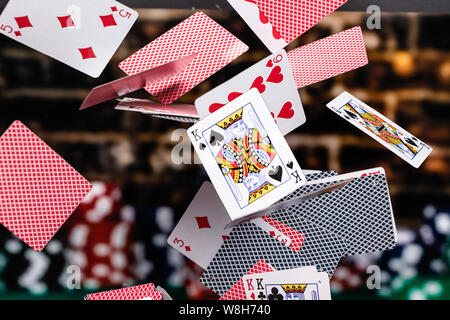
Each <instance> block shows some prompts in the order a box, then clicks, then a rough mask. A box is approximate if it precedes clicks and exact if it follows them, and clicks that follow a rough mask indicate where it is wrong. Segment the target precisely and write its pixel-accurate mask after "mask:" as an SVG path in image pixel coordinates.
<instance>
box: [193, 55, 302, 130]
mask: <svg viewBox="0 0 450 320" xmlns="http://www.w3.org/2000/svg"><path fill="white" fill-rule="evenodd" d="M251 88H257V89H258V91H259V93H260V94H261V95H262V97H263V99H264V101H265V102H266V105H267V107H268V108H269V111H270V113H271V114H272V117H273V118H274V119H275V122H276V123H277V125H278V127H279V128H280V131H281V133H282V134H284V135H285V134H287V133H289V132H291V131H292V130H294V129H295V128H297V127H299V126H301V125H302V124H303V123H305V121H306V117H305V113H304V111H303V106H302V102H301V101H300V96H299V94H298V91H297V87H296V84H295V81H294V77H293V75H292V70H291V67H290V65H289V61H288V58H287V54H286V51H284V50H281V51H279V52H277V53H274V54H272V55H270V56H268V57H267V58H265V59H263V60H261V61H260V62H258V63H256V64H255V65H253V66H252V67H250V68H248V69H247V70H245V71H243V72H241V73H240V74H238V75H237V76H235V77H234V78H232V79H230V80H228V81H227V82H225V83H224V84H222V85H220V86H218V87H216V88H214V89H212V90H210V91H209V92H208V93H206V94H204V95H203V96H201V97H200V98H198V99H197V100H196V101H195V106H196V107H197V111H198V114H199V115H200V118H201V119H203V118H205V117H206V116H208V115H209V114H211V113H213V112H214V111H216V110H218V109H220V108H222V107H223V106H224V105H226V104H227V103H229V102H230V101H233V100H234V99H236V98H237V97H239V96H240V95H241V94H242V93H243V92H245V91H247V90H249V89H251Z"/></svg>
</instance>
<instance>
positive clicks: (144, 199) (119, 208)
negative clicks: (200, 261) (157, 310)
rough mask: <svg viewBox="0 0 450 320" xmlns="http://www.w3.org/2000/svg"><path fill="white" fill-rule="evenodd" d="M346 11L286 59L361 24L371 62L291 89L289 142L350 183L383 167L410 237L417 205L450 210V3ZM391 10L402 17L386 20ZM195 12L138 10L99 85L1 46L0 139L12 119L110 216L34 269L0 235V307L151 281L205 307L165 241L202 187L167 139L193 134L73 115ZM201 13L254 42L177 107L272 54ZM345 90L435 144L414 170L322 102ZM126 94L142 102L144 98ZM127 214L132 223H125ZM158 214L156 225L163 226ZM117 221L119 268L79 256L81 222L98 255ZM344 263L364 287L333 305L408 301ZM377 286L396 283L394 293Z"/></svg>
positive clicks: (443, 277)
mask: <svg viewBox="0 0 450 320" xmlns="http://www.w3.org/2000/svg"><path fill="white" fill-rule="evenodd" d="M216 2H217V4H220V8H225V6H222V5H223V4H224V3H225V1H220V2H219V1H175V0H173V1H170V4H169V2H163V1H151V0H148V1H123V3H126V4H129V5H131V6H132V7H141V6H142V7H143V6H144V5H146V6H150V5H151V6H152V7H153V6H154V7H159V6H168V5H171V6H172V7H174V8H175V7H177V8H178V7H183V8H187V7H191V6H194V7H196V8H198V7H203V6H204V3H208V4H209V6H208V7H211V6H212V4H215V3H216ZM369 2H370V3H369ZM0 3H2V2H1V1H0ZM141 3H143V4H144V5H141ZM377 3H383V4H382V5H381V8H382V11H383V14H382V22H381V30H368V29H367V27H366V20H367V15H366V14H365V13H364V12H365V9H366V8H367V6H368V5H369V4H377ZM133 4H134V5H133ZM212 7H215V6H212ZM344 9H346V10H351V9H356V10H360V11H363V12H354V11H349V12H346V11H344V10H339V11H338V12H336V13H333V14H332V15H330V16H329V17H327V18H326V19H325V20H323V21H322V22H320V23H319V24H318V25H316V26H315V27H313V28H312V29H311V30H309V31H308V32H306V33H305V34H304V35H302V36H301V37H300V38H299V39H297V40H296V41H294V42H293V43H291V44H290V45H289V47H288V49H293V48H296V47H298V46H301V45H304V44H307V43H310V42H313V41H315V40H318V39H320V38H323V37H326V36H328V35H331V34H334V33H337V32H339V31H342V30H344V29H347V28H350V27H353V26H356V25H360V26H361V27H362V28H363V33H364V38H365V41H366V47H367V52H368V56H369V65H367V66H365V67H363V68H360V69H358V70H355V71H352V72H349V73H347V74H344V75H341V76H338V77H335V78H333V79H329V80H326V81H322V82H320V83H317V84H314V85H311V86H308V87H306V88H303V89H301V90H299V94H300V96H301V98H302V102H303V104H304V108H305V113H306V116H307V122H306V124H304V125H303V126H301V127H300V128H298V129H297V130H295V131H294V132H292V133H290V134H289V135H288V136H287V137H286V138H287V141H288V143H289V144H290V146H291V148H292V149H293V151H294V153H295V155H296V157H297V159H298V161H299V163H300V164H301V166H302V167H303V168H305V169H316V170H337V171H338V172H340V173H345V172H350V171H354V170H361V169H365V168H370V167H376V166H383V167H384V168H385V170H386V173H387V178H388V182H389V187H390V192H391V197H392V202H393V209H394V214H395V219H396V222H397V225H398V226H399V227H400V228H402V229H407V230H410V231H413V232H418V231H419V230H420V228H421V227H422V226H423V224H424V223H425V221H424V218H423V211H424V208H430V206H431V207H432V208H436V210H438V211H439V210H444V211H445V210H446V212H448V208H450V201H449V195H450V184H449V182H450V168H449V158H450V138H449V137H450V129H449V126H448V124H449V119H450V108H449V106H450V92H449V89H450V51H449V49H450V38H449V36H448V30H450V19H449V17H450V16H449V15H448V14H445V12H449V11H450V3H449V2H448V1H392V2H389V1H386V2H385V1H355V0H354V1H349V3H348V4H347V5H346V6H345V8H344ZM390 10H392V11H398V10H401V11H409V12H395V13H390V12H386V11H390ZM411 11H423V12H419V13H411ZM193 12H194V11H192V10H190V9H185V10H167V9H140V10H139V13H140V17H139V19H138V21H137V23H136V24H135V25H134V27H133V28H132V30H131V32H130V33H129V35H128V36H127V37H126V39H125V41H124V42H123V44H122V46H121V47H120V48H119V50H118V51H117V53H116V55H115V56H114V57H113V59H112V60H111V62H110V64H109V65H108V67H107V68H106V69H105V71H104V72H103V74H102V75H101V77H99V78H98V79H93V78H90V77H89V76H86V75H84V74H82V73H80V72H78V71H76V70H73V69H71V68H69V67H67V66H66V65H63V64H61V63H59V62H57V61H55V60H53V59H50V58H48V57H47V56H45V55H42V54H40V53H38V52H36V51H33V50H31V49H29V48H27V47H25V46H23V45H21V44H19V43H16V42H14V41H12V40H11V39H9V38H6V37H2V38H1V40H0V132H3V131H4V130H6V129H7V127H8V126H9V125H10V124H11V123H12V122H13V121H14V120H21V121H22V122H24V123H25V124H26V125H27V126H28V127H29V128H31V129H32V130H33V131H34V132H35V133H36V134H37V135H39V136H40V137H41V138H42V139H43V140H44V141H46V142H47V143H48V144H49V145H50V146H51V147H52V148H53V149H54V150H55V151H56V152H58V153H59V154H60V155H61V156H62V157H64V158H65V159H66V160H67V161H68V162H69V163H70V164H71V165H72V166H74V167H75V168H76V169H77V170H78V171H79V172H80V173H81V174H82V175H84V176H85V177H86V178H87V179H88V180H90V181H100V182H101V183H103V184H105V185H106V186H107V188H106V191H105V192H104V194H102V195H101V196H99V199H100V198H101V197H103V198H102V199H103V200H105V199H107V200H105V201H109V203H112V204H113V206H112V208H111V209H110V210H109V211H108V215H107V216H106V217H105V218H104V219H103V220H102V221H98V222H95V223H94V222H92V221H89V220H88V219H86V218H85V217H86V215H87V212H88V211H89V210H92V207H89V206H85V207H81V208H80V209H79V210H78V211H77V212H76V213H75V214H74V215H73V217H71V218H70V219H69V221H68V223H67V224H65V225H64V226H63V228H62V229H61V230H60V232H58V234H57V236H56V238H55V239H56V240H53V241H56V243H58V244H60V245H61V249H60V250H56V249H55V250H53V251H52V250H47V251H44V253H42V254H40V258H37V260H36V261H41V262H36V261H35V262H32V260H33V259H32V258H30V257H31V256H34V254H32V253H27V252H30V250H31V249H27V248H25V247H24V246H22V245H21V244H20V242H18V241H16V240H15V239H14V237H13V236H11V235H10V233H9V232H8V231H7V230H5V229H4V228H0V298H4V299H9V298H34V297H37V298H82V296H83V295H84V294H85V293H86V292H88V291H89V290H94V291H98V290H99V289H103V288H117V287H122V286H124V285H129V284H133V283H146V282H154V283H156V284H157V285H158V284H159V285H162V286H164V287H166V289H167V290H168V291H169V292H170V293H171V294H173V295H174V296H175V297H190V298H204V297H213V295H212V294H211V293H209V292H208V291H207V290H205V289H204V288H202V286H201V285H199V284H198V282H197V281H196V279H197V278H198V277H199V270H198V269H195V267H194V266H193V265H190V264H186V263H185V260H184V259H183V257H181V256H180V255H178V254H177V253H176V252H175V251H174V250H171V249H168V248H167V247H166V245H165V244H164V241H165V240H164V239H165V238H167V235H168V234H169V233H170V231H171V228H172V227H173V224H174V223H176V221H177V220H178V219H179V217H181V215H182V214H183V212H184V210H185V209H186V207H187V205H188V204H189V202H190V200H191V199H192V197H193V196H194V194H195V193H196V191H197V190H198V188H199V186H200V185H201V182H202V181H203V180H205V179H206V176H205V173H204V171H203V170H202V167H201V166H200V165H175V164H173V163H172V162H171V159H170V152H171V149H172V148H173V146H174V145H175V144H176V143H177V141H172V140H171V134H172V133H173V131H174V130H175V129H177V128H185V129H186V128H188V125H186V124H180V123H177V122H171V121H166V120H160V119H155V118H151V117H147V116H145V115H140V114H136V113H131V112H122V111H116V110H114V108H113V107H114V105H115V103H114V102H110V103H105V104H103V105H101V106H97V107H94V108H91V109H89V110H86V111H83V112H80V111H78V107H79V106H80V104H81V103H82V101H83V99H84V98H85V96H86V95H87V94H88V92H89V91H90V89H91V88H92V87H94V86H97V85H100V84H103V83H105V82H108V81H112V80H114V79H117V78H119V77H122V76H124V73H123V72H121V71H120V70H119V69H118V67H117V65H118V63H119V62H120V61H122V60H123V59H125V58H126V57H128V56H129V55H131V54H132V53H134V52H135V51H137V50H138V49H140V48H141V47H143V46H144V45H146V44H147V43H149V42H150V41H152V40H154V39H155V38H156V37H158V36H159V35H161V34H162V33H164V32H165V31H167V30H168V29H170V28H171V27H173V26H174V25H176V24H177V23H179V22H181V21H182V20H183V19H185V18H187V17H188V16H190V15H191V14H193ZM429 12H433V13H429ZM206 13H207V14H208V15H209V16H210V17H212V18H213V19H214V20H216V21H217V22H218V23H220V24H221V25H222V26H224V27H225V28H227V29H228V30H229V31H230V32H231V33H233V34H234V35H235V36H237V37H239V38H240V39H241V40H242V41H243V42H245V43H246V44H247V45H249V47H250V50H249V52H248V53H246V54H244V55H243V56H242V57H240V58H238V59H237V60H235V61H234V62H233V63H231V64H230V65H228V66H227V67H225V68H224V69H223V70H221V71H220V72H218V73H217V74H215V75H213V76H212V77H211V78H209V79H208V80H206V81H204V82H202V83H201V84H199V85H198V86H197V87H195V88H194V89H193V90H191V91H190V92H189V93H187V94H186V95H184V96H183V97H182V98H180V99H179V102H183V103H193V102H194V100H195V99H196V98H197V97H199V96H200V95H202V94H204V93H206V92H207V91H208V90H210V89H211V88H213V87H215V86H217V85H219V84H221V83H223V82H224V81H226V80H227V79H229V78H231V77H232V76H233V75H235V74H237V73H238V72H240V71H243V70H244V69H245V68H247V67H249V66H251V65H252V64H254V63H256V62H257V61H259V60H260V59H262V58H263V57H265V56H267V55H268V54H269V52H268V51H267V50H266V48H265V47H264V46H263V45H262V43H261V42H260V41H259V40H258V39H257V38H256V36H255V35H254V34H253V32H252V31H251V30H250V29H249V28H248V27H247V26H246V25H245V23H244V22H243V21H242V20H241V19H240V17H239V16H238V15H237V14H236V13H234V12H233V11H228V10H225V11H224V10H207V11H206ZM344 90H346V91H348V92H350V93H351V94H353V95H355V96H356V97H358V98H360V99H361V100H363V101H365V102H366V103H367V104H369V105H371V106H372V107H374V108H375V109H377V110H379V111H380V112H381V113H383V114H385V115H386V116H387V117H389V118H390V119H392V120H393V121H394V122H396V123H398V124H399V125H400V126H402V127H403V128H405V129H407V130H408V131H410V132H411V133H412V134H414V135H416V136H417V137H418V138H420V139H421V140H423V141H425V142H426V143H428V144H430V145H431V146H432V147H433V149H434V151H433V153H432V154H431V155H430V157H429V158H428V159H427V160H426V161H425V162H424V164H423V165H422V166H421V167H420V168H419V169H415V168H413V167H412V166H410V165H409V164H407V163H406V162H404V161H403V160H402V159H400V158H399V157H397V156H395V155H394V154H393V153H391V152H390V151H388V150H387V149H385V148H384V147H383V146H381V145H379V144H378V143H376V142H375V141H373V140H372V139H371V138H370V137H368V136H367V135H365V134H364V133H362V132H360V131H359V130H357V129H355V128H354V127H353V126H351V125H350V124H348V123H346V122H344V121H342V120H341V119H340V118H338V117H337V116H336V115H334V114H333V113H332V112H330V111H329V110H328V109H327V108H326V107H325V105H326V103H327V102H329V101H330V100H332V99H333V98H334V97H335V96H337V95H338V94H340V93H341V92H342V91H344ZM134 96H136V97H142V98H150V96H149V95H148V94H147V93H146V92H145V91H140V92H138V93H136V94H134ZM114 190H120V191H121V196H120V199H119V197H117V196H116V197H115V196H114V195H115V194H117V192H116V193H114ZM99 199H97V200H99ZM97 200H96V201H97ZM103 200H102V201H103ZM98 203H100V204H99V205H98V208H97V209H96V210H101V208H102V203H103V202H101V201H100V200H99V202H98ZM102 210H103V209H102ZM124 212H125V213H124ZM127 212H128V213H127ZM130 212H132V214H131V216H132V217H134V218H130V214H129V213H130ZM161 216H164V217H165V218H164V219H165V220H164V221H161ZM123 224H125V225H127V227H128V228H129V230H130V233H129V234H127V235H126V236H125V240H124V241H125V243H126V244H125V245H124V246H122V247H117V248H115V249H114V250H115V252H117V255H118V256H120V255H121V256H122V258H123V257H124V256H125V267H124V266H123V265H121V264H120V263H117V264H116V266H114V263H112V262H111V261H109V260H108V259H107V258H104V257H103V258H99V257H95V255H94V254H93V253H92V252H88V251H89V250H88V246H87V245H86V246H82V245H81V246H80V245H78V244H76V241H75V242H74V240H73V237H75V236H73V235H74V230H76V227H77V226H86V227H87V228H88V230H89V234H90V236H89V241H91V242H92V243H93V244H94V245H95V244H98V243H103V242H105V241H110V240H111V239H110V236H111V234H112V230H114V228H116V227H117V226H119V225H123ZM168 226H170V227H168ZM105 239H106V240H105ZM161 239H163V240H164V241H162V240H161ZM111 241H112V240H111ZM55 247H56V248H58V246H57V245H56V246H55ZM91 247H92V246H91ZM139 248H140V249H139ZM38 255H39V254H38ZM80 255H81V256H83V255H84V256H85V260H84V261H85V264H84V266H83V267H82V270H83V273H84V276H83V281H82V285H83V290H67V289H64V283H65V282H64V281H65V280H64V279H65V278H64V276H65V268H66V266H67V265H69V264H81V265H82V263H81V262H82V261H83V259H82V258H81V260H80V258H79V257H80ZM44 256H45V257H46V258H45V259H44V258H43V257H44ZM47 258H48V261H47V260H46V259H47ZM378 258H379V257H378V256H376V257H369V258H367V259H366V260H370V261H374V259H375V260H376V259H378ZM424 259H425V258H424ZM122 260H123V259H122ZM122 260H121V261H122ZM366 260H365V261H366ZM45 261H47V262H48V263H45ZM86 261H87V262H86ZM447 262H448V261H447ZM447 262H445V263H447ZM380 263H382V261H381V262H380ZM356 264H358V263H356ZM96 265H97V266H98V265H102V266H103V267H104V266H105V265H106V266H107V270H109V271H108V272H107V276H98V275H99V274H101V272H97V276H95V275H93V271H92V270H93V269H94V267H95V266H96ZM117 265H120V267H117ZM344 267H345V268H346V269H345V270H347V272H350V273H351V276H346V277H344V280H348V279H350V278H351V279H357V278H358V279H360V280H359V281H360V282H359V285H355V286H347V285H344V287H348V288H344V289H342V288H341V289H340V290H336V293H335V294H334V296H333V297H334V298H340V297H342V298H346V297H353V298H380V297H383V298H386V297H387V298H389V297H391V298H411V296H409V295H408V294H407V293H404V295H400V296H398V295H397V296H389V295H380V294H378V293H376V292H373V291H369V290H367V289H366V288H365V287H364V285H363V283H364V281H365V278H367V276H366V275H365V274H364V272H361V270H359V269H361V268H359V269H358V267H357V266H356V267H355V262H354V261H353V262H349V263H345V262H343V264H342V268H343V269H342V270H344ZM119 269H120V270H119ZM118 270H119V271H120V272H119V271H118ZM446 270H447V269H446ZM113 274H114V275H115V277H113V276H112V275H113ZM428 274H429V272H427V270H425V271H423V270H421V271H420V273H419V276H420V277H419V278H417V277H416V278H415V280H414V281H428V279H429V277H430V276H429V275H428ZM436 276H437V277H438V278H437V279H438V280H437V281H439V283H441V284H443V285H444V286H446V285H447V284H448V279H449V277H448V273H445V272H441V273H439V274H437V275H436V274H435V273H432V277H436ZM30 279H31V280H30ZM424 279H425V280H424ZM341 282H342V281H340V280H339V281H338V280H335V283H337V284H338V285H337V287H339V286H341V287H342V283H341ZM344 282H345V281H344ZM354 282H355V283H356V282H357V280H355V281H354ZM385 285H386V286H388V287H390V286H392V284H391V283H387V284H385ZM449 288H450V286H449ZM338 289H339V288H338ZM2 292H3V293H2ZM446 292H447V293H448V291H446Z"/></svg>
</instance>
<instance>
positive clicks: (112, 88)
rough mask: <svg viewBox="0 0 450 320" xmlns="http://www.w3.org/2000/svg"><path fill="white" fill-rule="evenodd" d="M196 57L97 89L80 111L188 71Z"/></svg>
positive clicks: (176, 61) (173, 62) (90, 94)
mask: <svg viewBox="0 0 450 320" xmlns="http://www.w3.org/2000/svg"><path fill="white" fill-rule="evenodd" d="M196 56H197V55H196V54H193V55H190V56H186V57H184V58H181V59H179V60H175V61H172V62H169V63H166V64H163V65H160V66H158V67H155V68H153V69H149V70H146V71H142V72H140V73H136V74H134V75H132V76H128V77H123V78H121V79H118V80H115V81H112V82H108V83H105V84H103V85H101V86H98V87H95V88H94V89H92V90H91V92H90V93H89V95H88V96H87V97H86V99H85V100H84V101H83V104H82V105H81V107H80V110H83V109H86V108H89V107H92V106H95V105H97V104H100V103H102V102H105V101H108V100H112V99H114V98H118V97H120V96H123V95H126V94H128V93H131V92H134V91H136V90H139V89H142V88H144V87H145V86H146V85H149V84H151V83H155V82H158V81H161V80H165V79H168V78H170V77H173V76H174V75H176V74H178V73H180V72H182V71H183V70H184V69H186V67H187V66H188V65H189V64H190V63H191V62H192V61H193V60H194V58H195V57H196Z"/></svg>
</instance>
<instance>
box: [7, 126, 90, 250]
mask: <svg viewBox="0 0 450 320" xmlns="http://www.w3.org/2000/svg"><path fill="white" fill-rule="evenodd" d="M91 188H92V186H91V184H90V183H89V181H87V180H86V179H85V178H83V177H82V176H81V175H80V174H79V173H78V172H77V171H76V170H75V169H74V168H73V167H71V166H70V165H69V164H68V163H67V162H66V161H65V160H64V159H63V158H61V157H60V156H59V155H58V154H57V153H56V152H55V151H53V150H52V149H51V148H50V147H49V146H48V145H47V144H46V143H45V142H44V141H42V140H41V139H40V138H39V137H38V136H36V135H35V134H34V133H33V132H32V131H30V129H28V128H27V127H26V126H25V125H24V124H23V123H21V122H20V121H15V122H14V123H13V124H12V125H11V126H10V127H9V128H8V130H6V132H5V133H4V134H3V135H2V136H1V137H0V199H1V201H0V223H1V224H2V225H4V226H5V227H6V228H7V229H8V230H9V231H11V232H12V233H14V234H15V235H16V236H17V237H19V238H20V239H21V240H22V241H23V242H25V243H26V244H28V245H29V246H30V247H32V248H33V249H34V250H36V251H42V249H43V248H44V247H45V246H46V244H47V243H48V242H49V241H50V239H51V238H52V237H53V236H54V235H55V233H56V232H57V231H58V230H59V228H60V227H61V226H62V225H63V223H64V222H65V221H66V220H67V219H68V218H69V216H70V215H71V214H72V212H73V211H74V210H75V209H76V208H77V207H78V205H79V204H80V203H81V201H82V200H83V199H84V197H85V196H86V195H87V194H88V193H89V191H90V190H91Z"/></svg>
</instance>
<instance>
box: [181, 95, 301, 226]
mask: <svg viewBox="0 0 450 320" xmlns="http://www.w3.org/2000/svg"><path fill="white" fill-rule="evenodd" d="M188 135H189V138H190V139H191V141H192V143H193V145H194V148H195V150H196V152H197V154H198V156H199V158H200V160H201V161H202V163H203V165H204V167H205V170H206V172H207V173H208V175H209V177H210V178H211V181H212V183H213V185H214V187H215V189H216V191H217V193H218V194H219V196H220V198H221V200H222V202H223V204H224V206H225V208H226V209H227V212H228V214H229V216H230V218H231V220H236V219H239V218H243V217H245V216H247V215H250V214H251V213H254V212H256V211H259V210H262V209H264V208H266V207H267V206H269V205H271V204H273V203H274V202H276V201H278V200H280V199H281V198H283V197H284V196H286V195H288V194H289V193H291V192H292V191H294V190H295V189H297V188H299V187H301V186H302V185H303V184H305V182H306V178H305V176H304V174H303V172H302V170H301V168H300V166H299V164H298V163H297V160H296V159H295V157H294V155H293V153H292V151H291V149H290V148H289V146H288V144H287V143H286V140H285V139H284V137H283V135H282V134H281V132H280V130H279V129H278V127H277V125H276V124H275V121H274V120H273V118H272V116H271V114H270V112H269V110H268V109H267V106H266V105H265V102H264V100H263V99H262V97H261V94H260V93H259V92H258V90H257V89H256V88H254V89H251V90H250V91H248V92H247V93H245V94H243V95H242V96H240V97H238V98H236V99H235V100H233V101H232V102H230V103H229V104H227V105H226V106H224V107H223V108H221V109H219V110H217V111H216V112H214V113H213V114H211V115H210V116H208V117H206V118H205V119H203V120H202V121H200V122H198V123H197V124H195V125H194V126H192V127H191V128H189V130H188Z"/></svg>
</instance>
